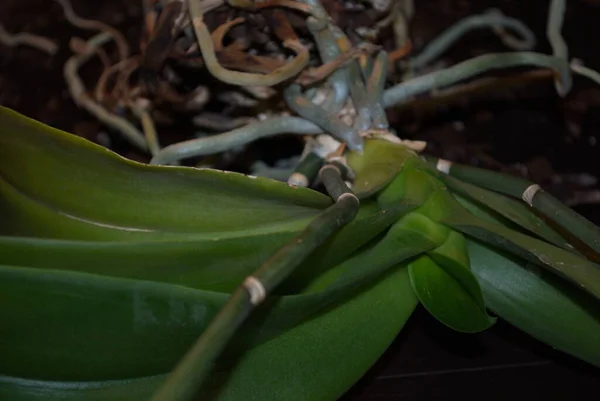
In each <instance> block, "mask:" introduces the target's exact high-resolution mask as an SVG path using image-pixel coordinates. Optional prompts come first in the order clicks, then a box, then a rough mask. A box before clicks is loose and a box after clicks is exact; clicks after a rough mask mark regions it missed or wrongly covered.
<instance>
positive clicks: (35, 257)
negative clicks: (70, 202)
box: [0, 202, 405, 293]
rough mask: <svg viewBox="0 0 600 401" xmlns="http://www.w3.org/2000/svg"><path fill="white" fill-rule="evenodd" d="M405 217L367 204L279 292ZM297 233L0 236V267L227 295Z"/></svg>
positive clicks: (293, 287) (295, 286)
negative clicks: (123, 238) (132, 238)
mask: <svg viewBox="0 0 600 401" xmlns="http://www.w3.org/2000/svg"><path fill="white" fill-rule="evenodd" d="M404 212H405V211H404V209H400V208H395V209H387V210H386V209H384V210H380V209H379V208H378V207H377V205H376V204H375V203H373V202H370V203H369V202H366V203H365V204H364V205H363V206H362V208H361V211H360V212H359V215H358V216H357V218H356V219H355V220H354V221H352V222H351V223H350V224H348V225H347V226H345V227H344V228H343V229H342V230H340V231H339V232H338V233H336V234H335V235H334V236H333V237H332V238H331V240H329V241H327V242H326V243H325V244H324V245H323V246H322V247H320V248H319V249H318V250H317V251H316V252H315V254H314V255H312V256H311V257H310V258H309V259H308V260H307V261H305V262H304V263H303V264H302V265H301V266H299V268H298V274H297V275H296V276H295V277H293V278H291V279H290V280H288V282H287V283H285V284H284V287H283V288H280V289H278V293H293V292H296V290H297V289H298V288H301V287H302V285H304V284H305V283H306V282H309V281H310V280H312V279H313V276H314V275H315V274H318V273H320V272H322V271H325V270H327V269H328V268H330V267H332V266H334V265H336V264H338V263H341V262H342V261H343V260H344V259H346V258H347V257H348V256H349V255H350V254H352V253H353V252H355V251H356V249H357V248H358V247H360V246H362V245H364V244H365V243H366V242H368V241H369V240H371V239H372V238H373V237H374V236H376V235H377V234H379V233H380V232H382V231H384V230H385V229H386V228H388V227H389V226H390V225H391V224H392V223H393V222H394V221H395V220H397V219H398V218H399V217H400V216H401V215H402V214H403V213H404ZM298 233H299V231H298V232H287V231H283V232H280V233H270V234H246V235H245V236H242V237H229V238H218V237H215V238H212V239H201V238H200V239H180V240H177V241H174V240H162V241H145V242H139V241H138V242H113V241H110V242H109V241H72V240H56V239H44V238H20V237H0V263H1V264H6V265H14V266H26V267H39V268H49V269H61V270H74V271H80V272H88V273H94V274H101V275H108V276H112V277H123V278H138V279H143V280H150V281H160V282H168V283H173V284H179V285H184V286H187V287H192V288H198V289H206V290H211V291H224V292H229V291H232V290H233V289H234V288H235V287H236V286H237V285H239V283H240V282H241V281H242V280H243V279H244V278H245V277H246V276H247V275H248V274H250V273H251V272H252V271H254V270H255V269H256V268H258V266H260V265H261V264H262V263H263V262H265V261H266V260H267V259H268V258H269V257H270V256H271V255H273V254H274V253H275V252H276V251H277V250H278V249H279V248H280V247H282V246H283V245H285V244H286V243H287V241H289V240H290V239H291V238H292V237H293V236H294V235H296V234H298ZM298 277H300V278H298ZM301 280H303V281H302V282H300V281H301Z"/></svg>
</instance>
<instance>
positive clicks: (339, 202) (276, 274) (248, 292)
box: [151, 165, 359, 401]
mask: <svg viewBox="0 0 600 401" xmlns="http://www.w3.org/2000/svg"><path fill="white" fill-rule="evenodd" d="M320 175H321V180H322V181H323V183H324V184H325V188H326V189H327V191H328V193H329V194H330V196H331V197H332V198H333V199H334V201H335V202H334V204H333V205H331V206H330V207H329V208H327V209H326V210H325V211H323V212H322V213H320V214H319V215H318V216H317V217H316V218H315V219H314V220H313V221H312V222H311V223H310V224H309V225H308V227H306V229H305V230H304V231H303V232H302V233H301V234H300V235H299V236H297V237H296V238H294V239H293V240H292V241H290V242H289V243H288V244H287V245H286V246H285V247H283V248H281V249H280V250H279V251H278V252H277V253H276V254H275V255H273V256H272V257H271V258H270V259H269V260H267V261H266V262H265V263H264V264H263V265H262V266H261V267H260V268H259V269H258V270H256V271H255V272H254V274H253V275H251V276H248V277H247V278H246V280H245V281H244V283H243V284H242V285H240V286H239V287H238V288H237V289H236V290H235V291H234V292H233V294H232V295H231V297H230V298H229V300H228V301H227V303H226V304H225V305H224V306H223V308H222V309H221V310H220V311H219V313H218V314H217V316H215V318H214V319H213V321H212V322H211V323H210V325H209V326H208V328H207V329H206V330H205V331H204V333H202V335H201V336H200V338H199V339H198V340H197V341H196V343H195V344H194V346H193V347H192V349H191V350H190V351H188V353H187V354H186V355H185V356H184V358H183V359H182V360H181V362H180V363H179V364H178V365H177V367H176V368H175V370H174V371H173V372H172V373H171V375H169V377H168V378H167V380H166V381H165V382H164V384H163V385H162V386H161V387H160V388H159V390H158V391H157V393H155V394H154V396H153V397H152V399H151V400H152V401H190V400H193V399H194V398H195V397H196V392H197V391H198V388H199V387H200V385H201V384H202V382H203V381H204V379H206V377H207V376H208V375H209V373H210V372H211V369H212V367H213V365H214V363H215V362H216V360H217V358H218V357H219V355H221V353H222V351H223V350H224V349H225V347H226V346H227V344H228V342H229V340H230V339H231V338H232V337H233V335H234V334H235V333H236V332H237V330H238V328H239V327H240V326H241V325H242V323H243V322H244V321H245V320H246V318H247V317H248V316H249V315H250V313H251V312H252V310H253V309H254V308H256V307H257V306H258V305H260V304H261V303H262V302H263V301H264V299H265V298H266V297H267V296H268V295H269V294H270V293H271V291H272V290H273V289H274V288H276V287H277V286H278V285H279V284H280V283H281V282H283V281H284V280H285V279H286V278H287V277H288V276H289V275H290V274H291V273H292V272H293V271H294V269H295V268H296V267H297V266H299V265H300V264H301V263H302V262H303V261H304V259H305V258H306V257H308V256H309V255H310V254H311V253H312V252H313V251H314V250H315V249H316V248H317V247H319V246H320V245H321V244H323V243H324V242H325V241H326V240H327V239H328V238H329V237H330V236H331V235H333V234H334V233H335V232H336V231H338V230H339V229H340V228H341V227H343V226H344V225H346V224H347V223H349V222H350V221H351V220H352V219H353V218H354V217H355V216H356V213H357V212H358V209H359V201H358V198H357V197H356V196H355V195H354V194H353V193H352V192H351V191H350V190H349V189H348V187H347V186H346V184H345V183H344V181H343V179H342V177H341V175H340V173H339V170H338V169H337V168H336V167H334V166H330V165H327V166H324V167H323V168H322V169H321V171H320Z"/></svg>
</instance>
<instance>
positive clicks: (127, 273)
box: [0, 232, 296, 292]
mask: <svg viewBox="0 0 600 401" xmlns="http://www.w3.org/2000/svg"><path fill="white" fill-rule="evenodd" d="M295 234H296V233H294V232H282V233H270V234H259V235H246V236H243V237H238V238H236V237H232V238H223V239H219V238H215V239H196V240H190V239H187V240H186V239H181V240H179V241H173V240H171V241H165V240H163V241H144V242H125V241H124V242H112V241H111V242H108V241H72V240H56V239H45V238H21V237H0V264H4V265H12V266H23V267H37V268H45V269H59V270H70V271H78V272H85V273H93V274H99V275H104V276H111V277H122V278H131V279H140V280H147V281H160V282H164V283H172V284H178V285H182V286H186V287H192V288H198V289H205V290H210V291H223V292H229V291H232V290H233V289H234V288H235V287H237V286H238V285H239V284H240V282H242V280H243V279H244V277H246V276H247V275H248V274H250V272H252V271H254V270H256V269H257V268H258V267H259V266H260V265H261V264H262V263H263V262H265V261H266V260H267V259H268V258H269V257H271V256H272V255H273V254H274V253H275V252H276V251H277V250H278V249H279V248H280V247H282V246H284V245H285V244H286V243H287V241H289V240H290V239H291V238H292V237H293V236H294V235H295Z"/></svg>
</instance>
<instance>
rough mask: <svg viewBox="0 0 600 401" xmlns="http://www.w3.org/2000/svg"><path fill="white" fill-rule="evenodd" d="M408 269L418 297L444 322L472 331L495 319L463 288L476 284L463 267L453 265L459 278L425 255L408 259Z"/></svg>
mask: <svg viewBox="0 0 600 401" xmlns="http://www.w3.org/2000/svg"><path fill="white" fill-rule="evenodd" d="M408 271H409V274H410V281H411V284H412V287H413V290H414V291H415V294H417V298H419V301H420V302H421V303H422V304H423V306H424V307H425V309H427V311H429V313H431V314H432V315H433V316H434V317H435V318H436V319H437V320H439V321H440V322H442V323H443V324H445V325H446V326H448V327H450V328H452V329H454V330H457V331H460V332H464V333H476V332H479V331H483V330H485V329H488V328H490V327H491V326H492V325H493V324H494V322H495V319H493V318H491V317H489V316H488V315H487V313H486V311H485V310H482V309H481V305H480V302H479V299H476V298H474V297H473V296H472V295H471V294H470V292H469V291H468V290H467V288H469V289H472V288H473V287H476V288H478V284H477V280H476V279H475V278H474V277H473V276H470V275H467V274H466V273H465V271H461V270H458V269H454V271H455V273H456V271H460V275H459V277H460V279H461V281H459V280H457V279H456V278H455V277H454V276H453V275H451V274H450V273H448V271H447V270H446V269H444V268H442V267H441V266H440V265H438V264H437V263H436V262H435V261H434V260H433V259H432V258H431V257H429V256H427V255H423V256H421V257H419V258H418V259H416V260H414V261H412V262H411V263H410V265H409V267H408ZM466 272H469V271H468V270H466ZM469 273H470V272H469ZM464 282H467V286H465V285H464V284H463V283H464Z"/></svg>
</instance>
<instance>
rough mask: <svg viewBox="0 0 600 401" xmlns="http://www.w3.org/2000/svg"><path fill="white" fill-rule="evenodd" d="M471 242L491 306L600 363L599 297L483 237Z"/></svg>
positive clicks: (555, 344)
mask: <svg viewBox="0 0 600 401" xmlns="http://www.w3.org/2000/svg"><path fill="white" fill-rule="evenodd" d="M459 200H460V201H461V204H463V205H464V206H465V207H466V208H468V209H469V210H470V211H471V212H472V213H474V214H476V215H477V216H479V217H481V218H483V219H486V220H488V221H490V222H494V223H502V218H501V217H498V216H495V215H492V214H489V213H488V211H486V210H485V209H482V208H481V207H480V206H479V205H477V204H474V203H473V202H472V201H470V200H466V199H459ZM467 245H468V249H469V257H470V259H471V270H472V271H473V273H474V274H475V275H476V277H477V279H478V281H479V283H480V285H481V288H482V290H483V293H484V297H485V300H486V304H487V306H488V308H489V309H490V310H492V311H494V313H496V314H498V315H499V316H500V317H501V318H503V319H505V320H507V321H508V322H510V323H511V324H513V325H515V326H517V327H519V328H520V329H521V330H523V331H525V332H526V333H528V334H529V335H531V336H532V337H534V338H536V339H538V340H540V341H542V342H544V343H546V344H548V345H550V346H552V347H554V348H556V349H559V350H561V351H563V352H566V353H568V354H570V355H573V356H575V357H577V358H579V359H582V360H584V361H587V362H589V363H591V364H594V365H596V366H600V307H599V306H598V304H597V303H596V302H595V301H594V299H593V298H591V297H590V296H588V295H587V294H584V293H582V292H580V291H578V290H577V289H575V288H574V287H573V286H572V285H571V284H569V283H567V282H565V281H564V280H562V279H559V278H557V277H555V276H554V275H552V274H549V273H544V271H543V270H541V269H539V268H538V267H537V266H534V265H532V264H531V263H528V262H527V261H525V260H524V259H520V258H518V257H515V256H513V255H510V254H508V253H507V252H503V251H500V250H498V249H494V248H492V247H491V246H490V245H489V244H486V243H484V242H482V241H479V240H473V239H467Z"/></svg>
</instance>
